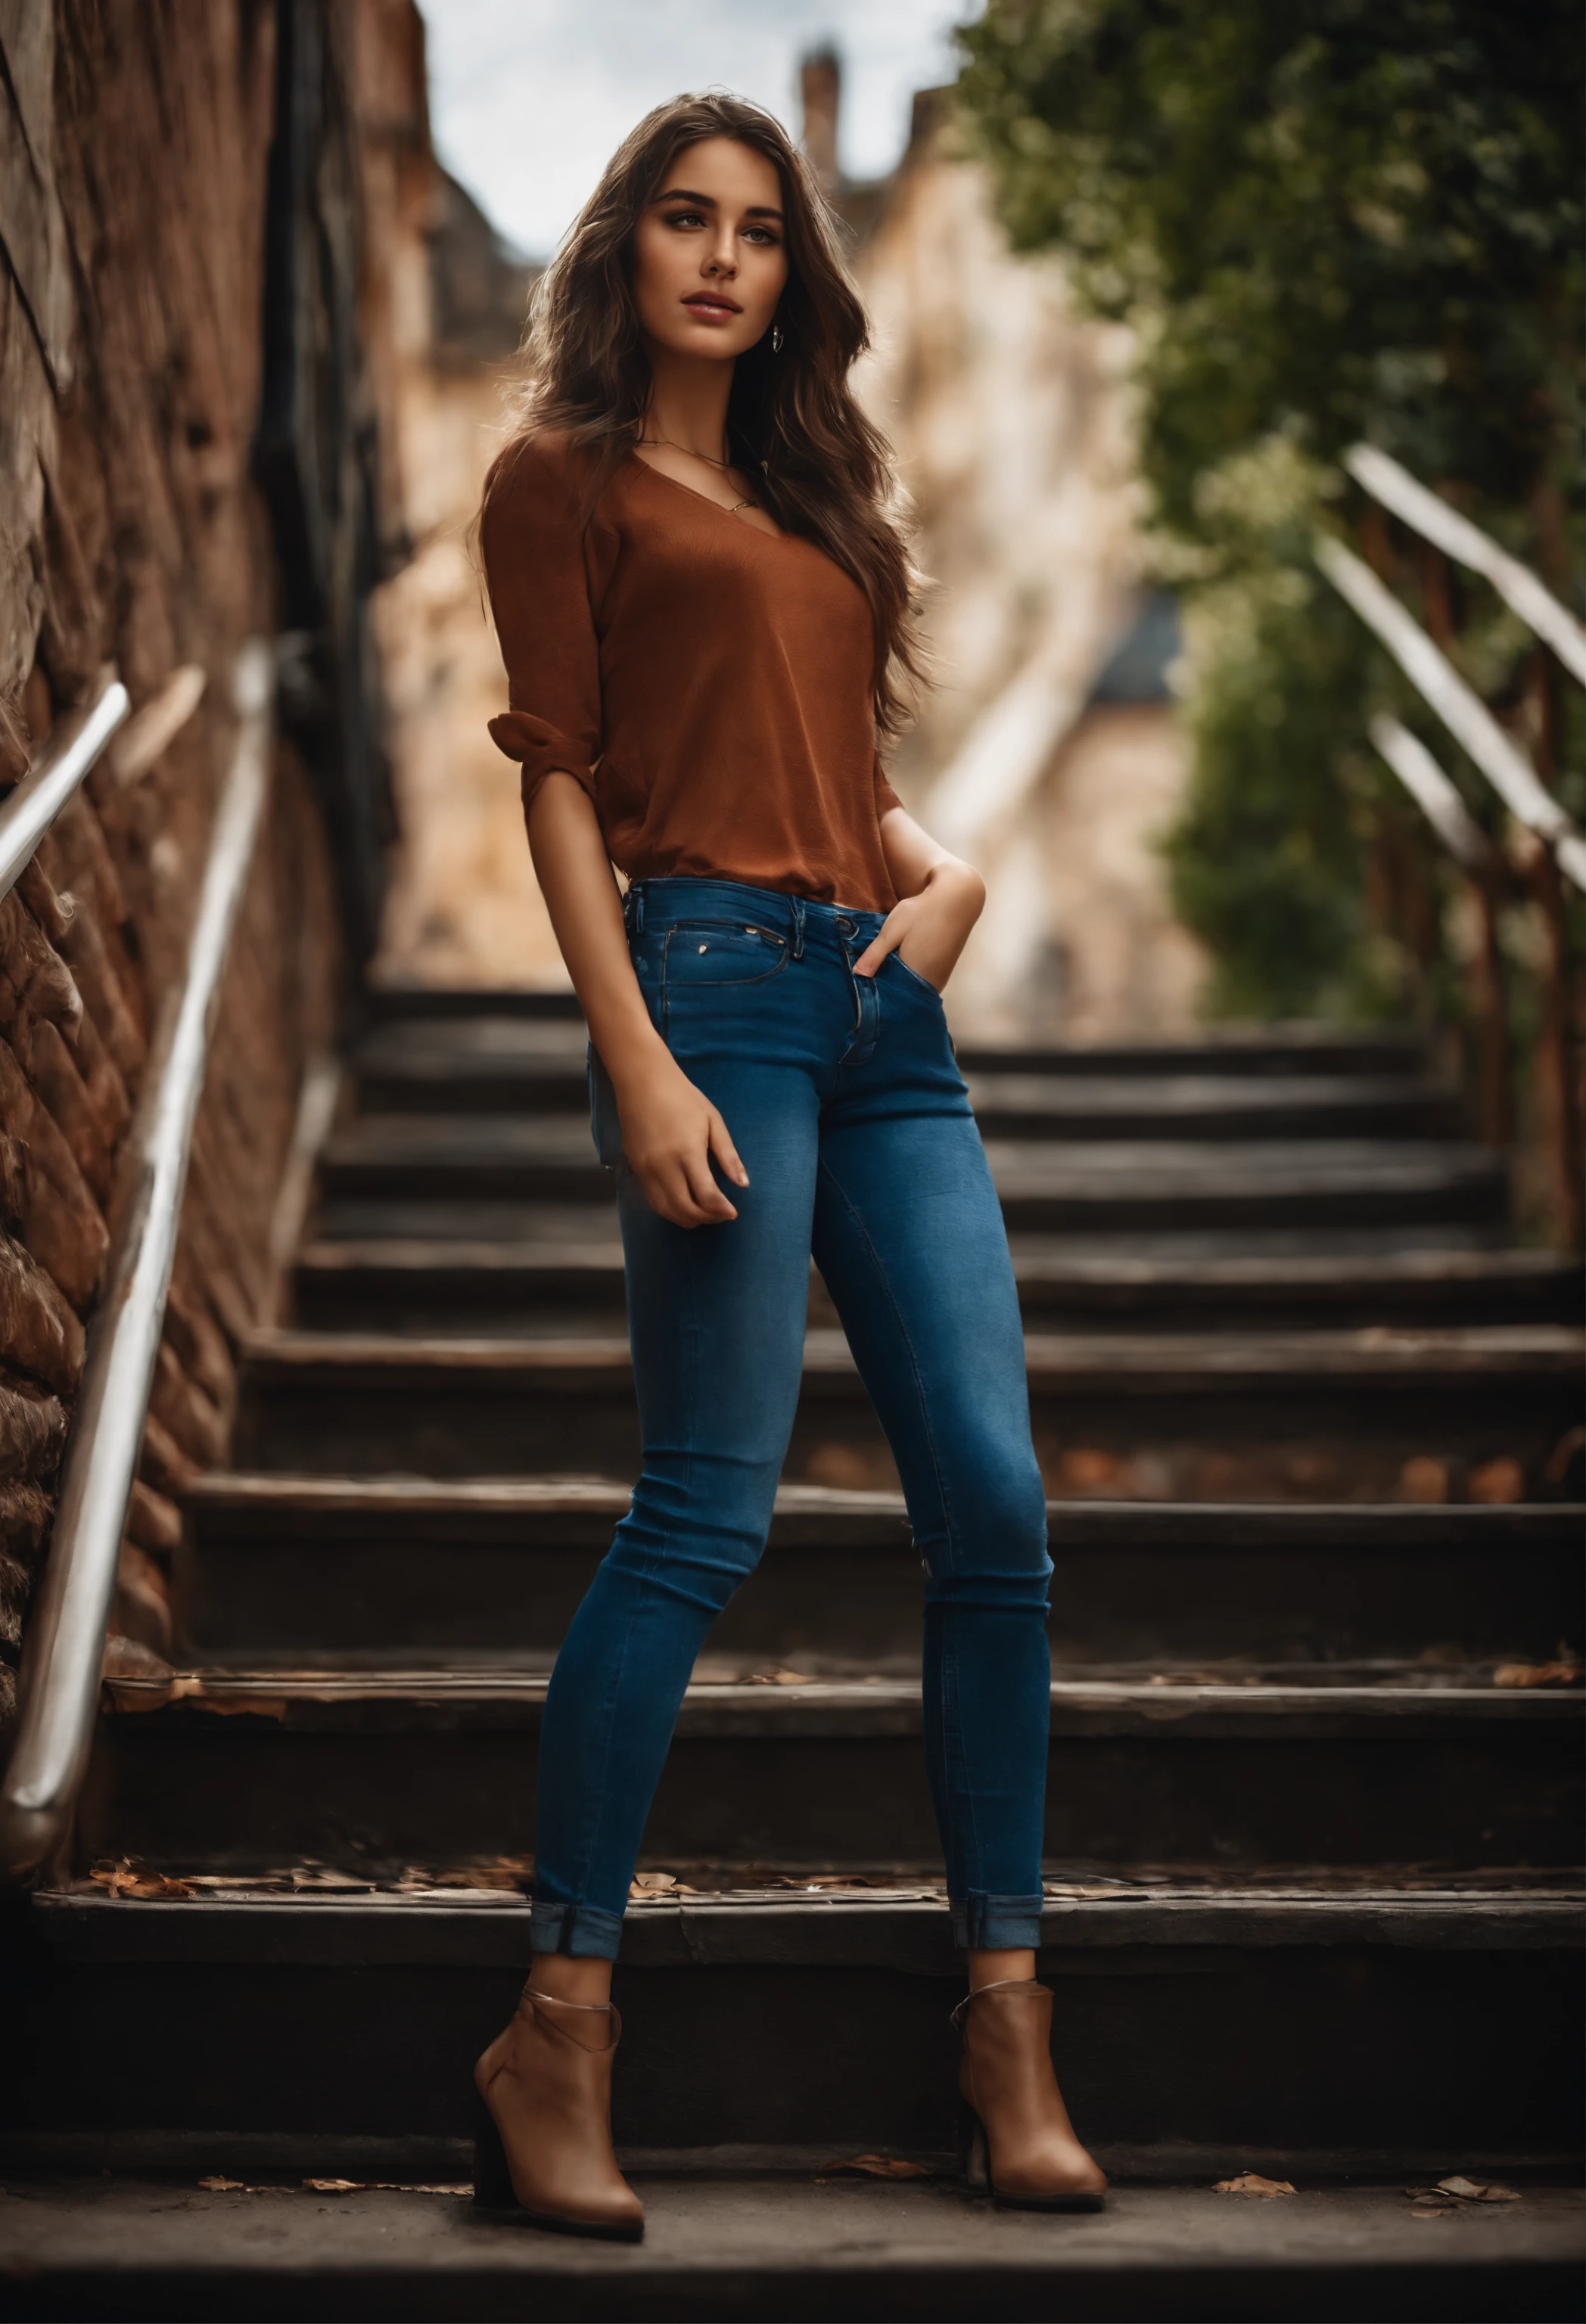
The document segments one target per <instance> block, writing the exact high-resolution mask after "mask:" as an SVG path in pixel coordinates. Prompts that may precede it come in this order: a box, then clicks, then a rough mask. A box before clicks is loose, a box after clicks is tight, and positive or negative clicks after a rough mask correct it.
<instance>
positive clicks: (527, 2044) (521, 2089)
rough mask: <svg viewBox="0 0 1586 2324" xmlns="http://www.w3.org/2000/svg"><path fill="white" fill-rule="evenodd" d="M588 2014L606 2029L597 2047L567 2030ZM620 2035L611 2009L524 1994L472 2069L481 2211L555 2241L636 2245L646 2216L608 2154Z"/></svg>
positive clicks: (600, 2004) (525, 1991) (477, 2193)
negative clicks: (598, 2239) (547, 2233)
mask: <svg viewBox="0 0 1586 2324" xmlns="http://www.w3.org/2000/svg"><path fill="white" fill-rule="evenodd" d="M564 2012H565V2013H567V2015H566V2017H565V2018H564V2017H563V2015H562V2013H564ZM595 2015H602V2016H604V2018H605V2020H606V2022H607V2026H608V2029H609V2033H610V2039H609V2040H608V2041H607V2042H606V2043H604V2045H597V2044H595V2043H588V2042H586V2041H583V2040H582V2039H580V2037H579V2035H578V2033H576V2031H575V2030H574V2027H575V2025H576V2024H577V2022H578V2021H579V2020H580V2019H582V2020H584V2021H586V2022H587V2020H588V2019H589V2018H590V2017H592V2016H595ZM621 2035H622V2020H621V2018H620V2017H619V2016H618V2015H617V2013H616V2011H615V2010H614V2009H613V2007H612V2006H611V2004H610V2003H609V2002H598V2003H591V2002H575V2001H563V2000H560V1999H559V1998H558V1997H557V1996H556V1995H554V1994H548V1993H536V1992H534V1991H533V1990H532V1988H531V1987H528V1986H525V1987H524V1988H523V1995H522V1998H521V2001H520V2002H519V2004H518V2009H517V2014H516V2015H515V2016H514V2017H513V2019H512V2024H510V2025H509V2026H508V2027H507V2029H506V2031H505V2033H501V2034H499V2035H498V2036H497V2037H496V2039H495V2040H494V2041H493V2043H491V2045H490V2047H489V2049H488V2050H486V2051H485V2052H484V2056H483V2057H482V2058H481V2059H480V2060H479V2062H478V2063H477V2065H476V2066H475V2069H474V2087H475V2093H476V2095H477V2098H478V2101H479V2104H478V2111H477V2113H476V2115H475V2138H474V2200H475V2205H476V2206H477V2207H478V2209H480V2210H484V2211H492V2212H493V2213H495V2214H496V2215H497V2216H498V2217H500V2218H505V2219H510V2220H512V2222H513V2223H514V2224H516V2225H518V2226H521V2227H548V2228H549V2229H550V2230H551V2231H552V2232H553V2233H555V2234H558V2235H565V2236H602V2237H604V2238H605V2239H607V2240H609V2241H612V2242H615V2243H634V2244H636V2243H639V2242H640V2241H641V2240H642V2237H643V2235H644V2207H643V2205H642V2204H641V2202H640V2200H639V2198H638V2197H637V2195H635V2194H634V2192H633V2190H632V2188H631V2187H630V2186H629V2184H628V2182H627V2181H626V2180H625V2179H624V2178H623V2177H622V2172H620V2171H619V2170H618V2168H617V2158H616V2155H615V2153H613V2149H612V2132H611V2078H612V2059H613V2055H614V2053H615V2051H616V2046H617V2043H618V2041H619V2039H620V2038H621Z"/></svg>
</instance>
